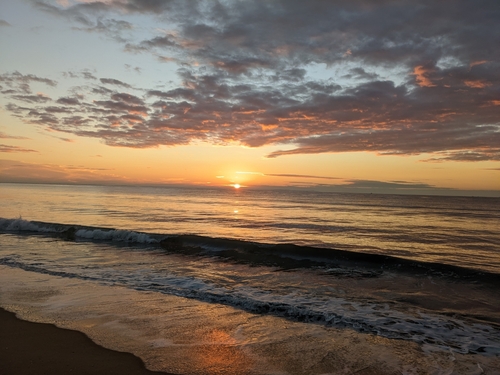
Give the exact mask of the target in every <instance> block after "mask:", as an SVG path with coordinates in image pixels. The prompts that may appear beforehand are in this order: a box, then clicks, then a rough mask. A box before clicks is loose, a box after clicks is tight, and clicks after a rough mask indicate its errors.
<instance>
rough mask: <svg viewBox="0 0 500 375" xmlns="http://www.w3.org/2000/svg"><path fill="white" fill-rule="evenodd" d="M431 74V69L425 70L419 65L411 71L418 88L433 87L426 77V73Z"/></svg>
mask: <svg viewBox="0 0 500 375" xmlns="http://www.w3.org/2000/svg"><path fill="white" fill-rule="evenodd" d="M429 72H432V69H427V68H425V67H424V66H423V65H419V66H417V67H415V69H413V75H414V76H415V80H416V81H417V84H418V85H419V86H420V87H434V86H436V85H435V84H433V83H432V81H431V80H430V79H429V78H428V77H427V73H429Z"/></svg>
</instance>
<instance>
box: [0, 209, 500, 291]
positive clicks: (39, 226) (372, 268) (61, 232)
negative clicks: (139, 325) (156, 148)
mask: <svg viewBox="0 0 500 375" xmlns="http://www.w3.org/2000/svg"><path fill="white" fill-rule="evenodd" d="M0 232H4V233H18V234H27V235H36V234H38V235H49V236H54V237H58V238H61V239H63V240H72V241H85V240H87V241H106V242H115V243H127V244H137V245H149V246H154V247H155V248H161V249H163V250H165V251H167V252H175V253H181V254H185V255H192V256H196V255H198V256H216V257H218V258H221V259H226V260H229V261H234V262H241V263H247V264H253V265H263V266H273V267H278V268H281V269H285V270H289V269H295V268H313V267H314V268H319V269H321V270H323V272H325V273H328V274H329V275H332V276H337V277H344V278H346V277H354V278H359V277H377V276H379V275H381V274H382V273H383V272H385V271H393V272H407V273H411V274H422V275H432V276H436V277H447V278H453V279H461V280H464V281H470V282H478V281H479V282H485V283H487V284H493V285H495V286H500V274H497V273H494V272H488V271H483V270H476V269H471V268H465V267H460V266H456V265H451V264H443V263H430V262H424V261H419V260H414V259H406V258H399V257H395V256H390V255H384V254H375V253H370V252H366V251H365V252H363V251H362V249H361V251H349V250H339V249H332V248H319V247H311V246H301V245H295V244H269V243H258V242H251V241H243V240H236V239H228V238H214V237H208V236H200V235H195V234H165V233H144V232H138V231H131V230H124V229H114V228H104V227H91V226H84V225H73V224H61V223H49V222H41V221H28V220H23V219H22V218H18V219H5V218H0Z"/></svg>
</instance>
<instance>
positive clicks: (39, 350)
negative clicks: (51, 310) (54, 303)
mask: <svg viewBox="0 0 500 375" xmlns="http://www.w3.org/2000/svg"><path fill="white" fill-rule="evenodd" d="M0 332H1V334H0V363H1V364H2V365H1V367H2V373H3V374H5V375H34V374H52V375H66V374H72V375H92V374H103V375H104V374H106V375H141V374H142V375H153V374H156V375H174V374H170V373H166V372H156V371H150V370H147V369H146V367H145V366H144V363H143V362H142V360H141V359H140V358H138V357H136V356H134V355H133V354H131V353H125V352H118V351H114V350H111V349H106V348H104V347H102V346H99V345H97V344H96V343H95V342H93V341H92V340H91V339H90V338H88V337H87V336H86V335H85V334H83V333H82V332H78V331H74V330H68V329H64V328H59V327H56V326H55V325H53V324H45V323H34V322H29V321H26V320H21V319H19V318H17V317H16V315H15V314H14V313H12V312H9V311H7V310H5V309H3V308H1V307H0Z"/></svg>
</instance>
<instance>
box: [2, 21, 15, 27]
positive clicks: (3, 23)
mask: <svg viewBox="0 0 500 375" xmlns="http://www.w3.org/2000/svg"><path fill="white" fill-rule="evenodd" d="M2 26H12V25H11V24H10V23H8V22H7V21H5V20H0V27H2Z"/></svg>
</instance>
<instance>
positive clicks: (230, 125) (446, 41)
mask: <svg viewBox="0 0 500 375" xmlns="http://www.w3.org/2000/svg"><path fill="white" fill-rule="evenodd" d="M499 21H500V8H499V7H498V4H497V1H496V0H484V1H482V2H481V3H480V4H479V5H477V4H476V5H474V4H471V3H470V1H467V0H452V1H451V3H446V4H441V3H439V2H434V3H433V2H428V1H424V0H419V1H411V2H406V1H402V2H401V1H395V0H394V1H393V0H389V1H385V2H381V3H377V4H374V3H373V2H371V1H368V0H356V1H346V0H339V1H335V2H324V1H313V2H308V3H307V4H306V3H301V2H287V1H284V0H283V1H276V2H272V3H269V2H267V1H263V0H251V1H247V2H243V3H241V2H237V1H232V0H227V1H219V2H211V1H203V0H199V1H193V2H190V3H189V5H186V3H185V2H184V1H181V0H171V1H161V0H153V1H148V2H143V1H139V0H120V1H115V0H114V1H111V0H98V1H89V0H25V1H20V2H4V3H2V4H0V47H1V49H2V66H1V69H0V183H41V184H70V185H73V184H76V185H113V186H193V187H200V186H203V187H229V188H231V187H235V186H241V188H242V189H264V190H267V189H293V190H297V189H300V190H308V191H309V190H311V191H331V192H340V193H373V194H400V195H401V194H404V195H446V196H487V197H499V196H500V146H499V145H500V97H499V95H498V93H499V92H500V50H499V49H498V45H499V43H500V26H499V25H500V22H499Z"/></svg>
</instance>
